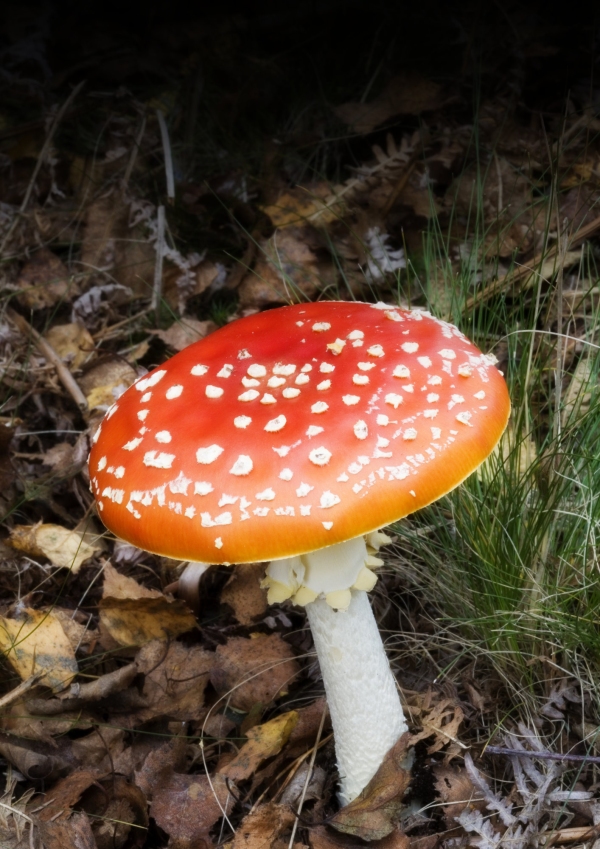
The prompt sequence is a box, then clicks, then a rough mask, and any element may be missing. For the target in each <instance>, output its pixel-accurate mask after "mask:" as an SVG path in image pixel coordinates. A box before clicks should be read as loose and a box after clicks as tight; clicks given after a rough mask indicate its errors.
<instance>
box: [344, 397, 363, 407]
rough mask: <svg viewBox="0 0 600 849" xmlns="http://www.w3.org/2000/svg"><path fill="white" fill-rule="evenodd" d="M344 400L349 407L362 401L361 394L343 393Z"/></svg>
mask: <svg viewBox="0 0 600 849" xmlns="http://www.w3.org/2000/svg"><path fill="white" fill-rule="evenodd" d="M342 401H343V402H344V404H345V405H346V406H347V407H354V405H355V404H358V402H359V401H360V396H359V395H342Z"/></svg>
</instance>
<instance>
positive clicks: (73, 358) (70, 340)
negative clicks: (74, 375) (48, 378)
mask: <svg viewBox="0 0 600 849" xmlns="http://www.w3.org/2000/svg"><path fill="white" fill-rule="evenodd" d="M44 338H45V339H47V341H48V342H49V343H50V345H52V347H53V348H54V350H55V351H56V353H57V354H58V356H59V357H60V358H61V360H64V362H65V363H67V364H68V365H69V367H70V368H71V369H72V370H75V369H78V368H81V366H82V365H83V364H84V363H85V362H87V361H88V360H89V359H90V357H92V356H93V354H94V350H95V343H94V340H93V338H92V336H91V334H90V333H89V331H88V330H87V328H85V327H84V326H83V324H80V323H79V322H73V323H72V324H55V325H54V327H51V328H50V330H48V332H47V333H45V334H44Z"/></svg>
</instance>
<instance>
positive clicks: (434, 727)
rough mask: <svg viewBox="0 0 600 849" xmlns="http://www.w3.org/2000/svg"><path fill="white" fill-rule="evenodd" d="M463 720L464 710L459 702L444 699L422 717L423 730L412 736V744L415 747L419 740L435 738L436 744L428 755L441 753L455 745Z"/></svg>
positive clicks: (432, 744)
mask: <svg viewBox="0 0 600 849" xmlns="http://www.w3.org/2000/svg"><path fill="white" fill-rule="evenodd" d="M463 719H464V712H463V709H462V708H461V707H460V705H459V704H458V703H457V702H455V701H453V700H452V699H442V700H441V701H440V702H437V703H436V704H434V705H433V707H431V708H430V709H429V710H427V711H424V714H422V715H421V724H422V726H423V729H422V731H419V732H417V733H416V734H411V737H410V744H411V746H414V745H415V744H416V743H418V742H419V740H426V739H427V738H428V737H432V736H433V737H434V738H435V739H434V742H433V743H431V744H430V745H429V746H428V748H427V753H428V754H430V755H432V754H434V753H435V752H439V751H440V749H443V748H444V747H446V746H447V745H448V744H449V743H455V741H456V738H457V737H458V730H459V728H460V725H461V723H462V721H463Z"/></svg>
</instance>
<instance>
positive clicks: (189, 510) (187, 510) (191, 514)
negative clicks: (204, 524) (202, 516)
mask: <svg viewBox="0 0 600 849" xmlns="http://www.w3.org/2000/svg"><path fill="white" fill-rule="evenodd" d="M184 515H185V516H186V517H187V518H188V519H193V518H194V516H195V515H196V508H195V507H194V506H193V505H192V506H191V507H186V508H185V513H184Z"/></svg>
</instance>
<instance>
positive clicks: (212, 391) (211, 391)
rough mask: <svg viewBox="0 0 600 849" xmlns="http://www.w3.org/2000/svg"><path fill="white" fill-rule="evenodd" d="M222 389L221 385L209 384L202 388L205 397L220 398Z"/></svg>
mask: <svg viewBox="0 0 600 849" xmlns="http://www.w3.org/2000/svg"><path fill="white" fill-rule="evenodd" d="M224 391H225V390H224V389H223V387H222V386H211V385H210V384H209V385H208V386H207V387H206V389H205V390H204V392H205V394H206V397H207V398H220V397H221V395H222V394H223V392H224Z"/></svg>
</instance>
